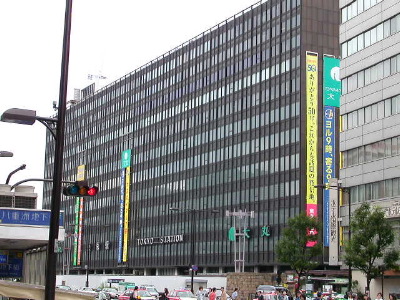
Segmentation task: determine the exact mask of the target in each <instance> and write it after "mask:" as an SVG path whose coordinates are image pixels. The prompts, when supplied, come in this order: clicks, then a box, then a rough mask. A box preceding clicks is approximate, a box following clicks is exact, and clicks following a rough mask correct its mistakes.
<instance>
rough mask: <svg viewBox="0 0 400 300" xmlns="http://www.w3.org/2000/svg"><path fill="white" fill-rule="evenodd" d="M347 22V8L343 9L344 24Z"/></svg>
mask: <svg viewBox="0 0 400 300" xmlns="http://www.w3.org/2000/svg"><path fill="white" fill-rule="evenodd" d="M346 21H347V7H345V8H343V9H342V23H344V22H346Z"/></svg>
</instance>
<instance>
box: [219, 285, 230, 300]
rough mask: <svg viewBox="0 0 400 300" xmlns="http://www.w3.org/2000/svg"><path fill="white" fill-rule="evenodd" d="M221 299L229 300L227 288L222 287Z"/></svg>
mask: <svg viewBox="0 0 400 300" xmlns="http://www.w3.org/2000/svg"><path fill="white" fill-rule="evenodd" d="M220 299H221V300H227V299H228V294H227V293H226V291H225V288H224V287H223V286H222V287H221V297H220Z"/></svg>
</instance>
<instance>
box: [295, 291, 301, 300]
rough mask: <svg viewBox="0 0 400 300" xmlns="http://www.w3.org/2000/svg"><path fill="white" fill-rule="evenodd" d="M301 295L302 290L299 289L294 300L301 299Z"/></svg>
mask: <svg viewBox="0 0 400 300" xmlns="http://www.w3.org/2000/svg"><path fill="white" fill-rule="evenodd" d="M300 296H301V292H300V291H297V292H296V297H295V298H294V300H300Z"/></svg>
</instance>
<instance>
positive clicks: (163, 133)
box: [68, 72, 300, 147]
mask: <svg viewBox="0 0 400 300" xmlns="http://www.w3.org/2000/svg"><path fill="white" fill-rule="evenodd" d="M257 75H258V74H256V76H253V75H251V76H249V78H250V77H251V78H253V77H254V78H256V82H258V78H259V77H258V76H257ZM265 75H269V74H268V73H267V72H261V76H262V77H261V79H262V80H265ZM298 81H299V77H297V78H296V79H293V80H291V81H286V82H283V83H281V84H277V85H275V86H272V87H271V90H267V92H270V93H268V95H267V94H266V93H263V95H261V101H260V100H258V101H257V99H259V97H254V99H252V101H251V102H249V104H254V105H258V102H261V103H262V102H264V101H267V100H269V99H268V97H269V96H270V98H271V100H272V99H275V98H277V97H279V96H281V97H283V96H285V95H288V94H290V93H293V92H295V91H298V90H299V88H300V84H299V82H298ZM246 82H247V83H246ZM237 83H238V85H237V87H236V86H233V87H232V88H234V89H235V90H236V89H238V90H241V89H243V88H245V87H247V84H249V83H251V81H250V79H249V80H248V81H246V80H244V81H243V84H242V81H237ZM223 93H225V94H223ZM227 94H229V90H228V89H225V88H219V89H217V90H214V91H212V92H210V93H207V94H204V95H202V96H199V97H197V98H195V99H191V100H189V101H188V102H186V103H185V104H186V105H190V106H184V105H180V106H176V107H174V108H171V109H169V110H166V111H165V112H162V114H161V115H162V116H163V118H162V119H160V121H161V120H163V121H164V122H165V120H166V119H168V118H172V117H174V116H175V115H176V114H177V113H178V112H180V110H179V109H184V110H187V109H190V108H192V109H193V108H195V107H196V106H197V105H203V103H207V101H209V102H212V101H216V100H218V99H220V98H223V97H225V96H226V95H227ZM255 95H256V96H257V94H256V93H255ZM241 100H242V99H239V100H238V101H235V102H234V103H233V102H229V103H227V104H226V105H224V106H220V107H218V108H216V109H214V110H211V111H210V112H209V114H208V116H209V118H208V119H207V118H205V116H206V114H204V116H203V117H202V118H200V117H201V115H198V114H197V113H194V114H192V115H191V116H189V117H187V118H185V119H182V121H181V122H175V123H171V124H169V125H166V126H162V127H160V128H158V129H157V130H156V129H153V130H151V131H150V132H148V133H146V134H143V135H140V136H138V137H135V138H134V145H145V144H149V143H152V142H154V141H160V137H167V136H170V135H172V134H175V133H177V132H182V131H185V130H189V129H191V128H193V127H195V126H199V125H201V124H207V123H209V122H211V121H212V120H216V119H217V118H221V117H225V116H227V115H230V114H232V113H235V112H238V111H243V110H245V109H248V108H249V107H250V105H247V106H246V105H244V106H243V105H242V103H241V102H242V101H241ZM253 100H254V101H253ZM178 107H179V109H178ZM217 111H218V113H217ZM167 113H168V114H167ZM297 114H298V111H296V110H295V111H293V110H292V111H291V112H290V110H289V107H285V108H283V109H277V110H275V111H272V112H270V113H269V123H272V122H277V121H279V120H280V117H283V118H284V119H285V118H288V117H290V116H296V115H297ZM158 116H160V115H158ZM146 120H147V121H150V120H151V122H156V121H157V120H158V119H157V118H154V117H149V118H147V119H146ZM265 121H267V120H265ZM143 122H144V121H140V122H132V123H130V124H127V125H126V126H125V127H120V128H115V129H113V130H110V128H111V126H110V125H111V124H109V123H111V119H110V118H106V119H105V120H103V122H101V123H100V124H99V126H91V127H87V128H88V130H90V135H92V136H94V137H96V138H93V139H92V140H91V141H90V142H89V143H90V145H91V147H98V146H100V145H102V144H104V143H107V142H108V141H109V140H110V139H113V138H117V137H122V136H126V135H128V134H131V133H132V132H138V130H139V128H137V127H135V126H139V124H141V126H143V127H148V126H149V125H150V124H149V125H147V126H145V124H144V123H143ZM247 122H249V121H247ZM257 122H258V121H257V120H255V119H254V120H253V123H254V124H255V123H257ZM261 124H262V125H263V124H268V122H266V123H261ZM249 129H250V127H249ZM68 138H71V139H77V138H78V136H76V135H73V134H70V135H68ZM70 142H73V141H70Z"/></svg>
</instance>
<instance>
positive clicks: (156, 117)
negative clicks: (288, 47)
mask: <svg viewBox="0 0 400 300" xmlns="http://www.w3.org/2000/svg"><path fill="white" fill-rule="evenodd" d="M298 67H300V56H299V55H298V56H296V57H293V58H292V59H287V60H285V61H283V62H281V63H278V64H275V65H273V66H271V67H266V68H265V69H263V70H261V71H259V72H254V73H253V74H250V75H248V76H246V77H244V78H240V79H238V80H236V81H234V82H231V83H228V84H226V86H222V87H219V88H218V89H215V90H212V91H210V92H206V93H204V94H202V95H199V96H197V97H196V98H192V99H189V100H188V101H186V102H184V103H181V104H178V105H176V106H173V107H171V108H167V109H165V110H163V111H161V112H159V113H157V114H154V113H152V114H151V116H149V117H147V118H145V119H141V120H139V121H137V122H135V125H134V130H135V131H137V130H140V129H142V128H145V127H147V126H149V125H153V124H156V123H158V122H160V121H162V120H163V121H164V120H166V119H168V118H172V117H174V116H176V115H178V114H181V113H183V112H185V111H188V110H190V109H193V108H196V107H199V106H201V105H204V104H206V103H209V102H212V101H215V100H218V99H219V98H221V97H224V96H227V95H230V94H233V93H236V92H238V91H240V90H242V89H245V88H247V87H249V86H252V85H255V84H257V83H259V82H262V81H265V80H269V79H270V78H272V77H275V76H278V75H280V74H283V73H286V72H289V71H290V70H293V69H296V68H298ZM181 96H183V94H182V95H181ZM181 96H180V97H181ZM163 99H165V97H160V98H159V99H156V100H153V101H150V102H148V103H146V104H144V105H142V106H141V107H138V108H136V113H135V115H137V116H141V115H143V114H144V113H147V112H149V111H151V110H153V111H154V108H155V107H157V106H161V105H162V103H163ZM152 103H154V104H153V105H151V104H152Z"/></svg>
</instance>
